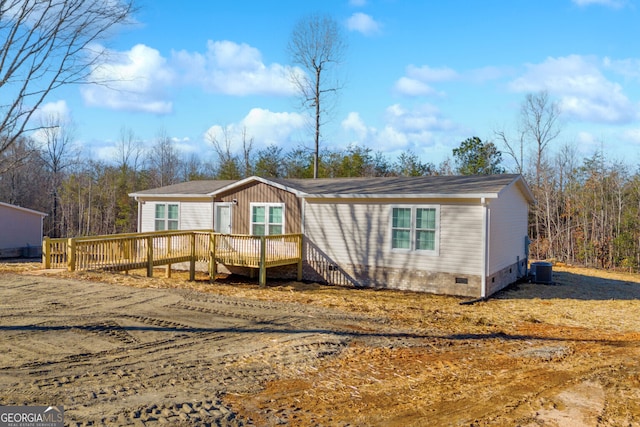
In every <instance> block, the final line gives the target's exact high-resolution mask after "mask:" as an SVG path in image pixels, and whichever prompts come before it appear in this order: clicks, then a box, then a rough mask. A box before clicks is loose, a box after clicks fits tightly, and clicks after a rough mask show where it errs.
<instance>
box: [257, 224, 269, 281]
mask: <svg viewBox="0 0 640 427" xmlns="http://www.w3.org/2000/svg"><path fill="white" fill-rule="evenodd" d="M266 255H267V237H266V236H260V277H259V278H258V283H259V284H260V286H266V285H267V262H266V258H267V257H266Z"/></svg>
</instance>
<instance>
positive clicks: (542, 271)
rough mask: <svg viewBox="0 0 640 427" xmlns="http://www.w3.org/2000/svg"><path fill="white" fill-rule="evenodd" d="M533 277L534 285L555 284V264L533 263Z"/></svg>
mask: <svg viewBox="0 0 640 427" xmlns="http://www.w3.org/2000/svg"><path fill="white" fill-rule="evenodd" d="M531 277H532V281H533V282H534V283H543V284H547V285H548V284H551V283H553V264H551V263H550V262H543V261H539V262H532V263H531Z"/></svg>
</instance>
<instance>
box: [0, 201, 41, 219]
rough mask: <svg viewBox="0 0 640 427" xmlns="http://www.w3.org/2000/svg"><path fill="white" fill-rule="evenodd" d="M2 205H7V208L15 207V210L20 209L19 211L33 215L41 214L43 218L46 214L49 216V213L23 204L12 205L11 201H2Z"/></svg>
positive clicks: (0, 203) (0, 204)
mask: <svg viewBox="0 0 640 427" xmlns="http://www.w3.org/2000/svg"><path fill="white" fill-rule="evenodd" d="M0 206H2V207H6V208H9V209H15V210H18V211H21V212H24V213H28V214H31V215H39V216H41V217H43V218H44V217H45V216H48V214H46V213H44V212H40V211H34V210H33V209H28V208H23V207H22V206H16V205H11V204H9V203H3V202H0Z"/></svg>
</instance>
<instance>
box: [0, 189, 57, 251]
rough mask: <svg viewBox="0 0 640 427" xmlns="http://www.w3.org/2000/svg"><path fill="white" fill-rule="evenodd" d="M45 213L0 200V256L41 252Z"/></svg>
mask: <svg viewBox="0 0 640 427" xmlns="http://www.w3.org/2000/svg"><path fill="white" fill-rule="evenodd" d="M45 216H47V214H46V213H42V212H38V211H34V210H31V209H27V208H23V207H20V206H15V205H10V204H8V203H3V202H0V258H12V257H21V256H26V257H37V256H40V255H41V254H42V227H43V221H44V217H45Z"/></svg>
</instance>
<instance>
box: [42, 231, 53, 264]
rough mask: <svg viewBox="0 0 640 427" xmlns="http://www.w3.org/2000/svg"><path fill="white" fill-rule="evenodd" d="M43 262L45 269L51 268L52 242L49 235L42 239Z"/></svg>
mask: <svg viewBox="0 0 640 427" xmlns="http://www.w3.org/2000/svg"><path fill="white" fill-rule="evenodd" d="M42 263H43V264H44V268H45V269H49V268H51V244H50V243H49V236H44V238H43V239H42Z"/></svg>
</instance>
